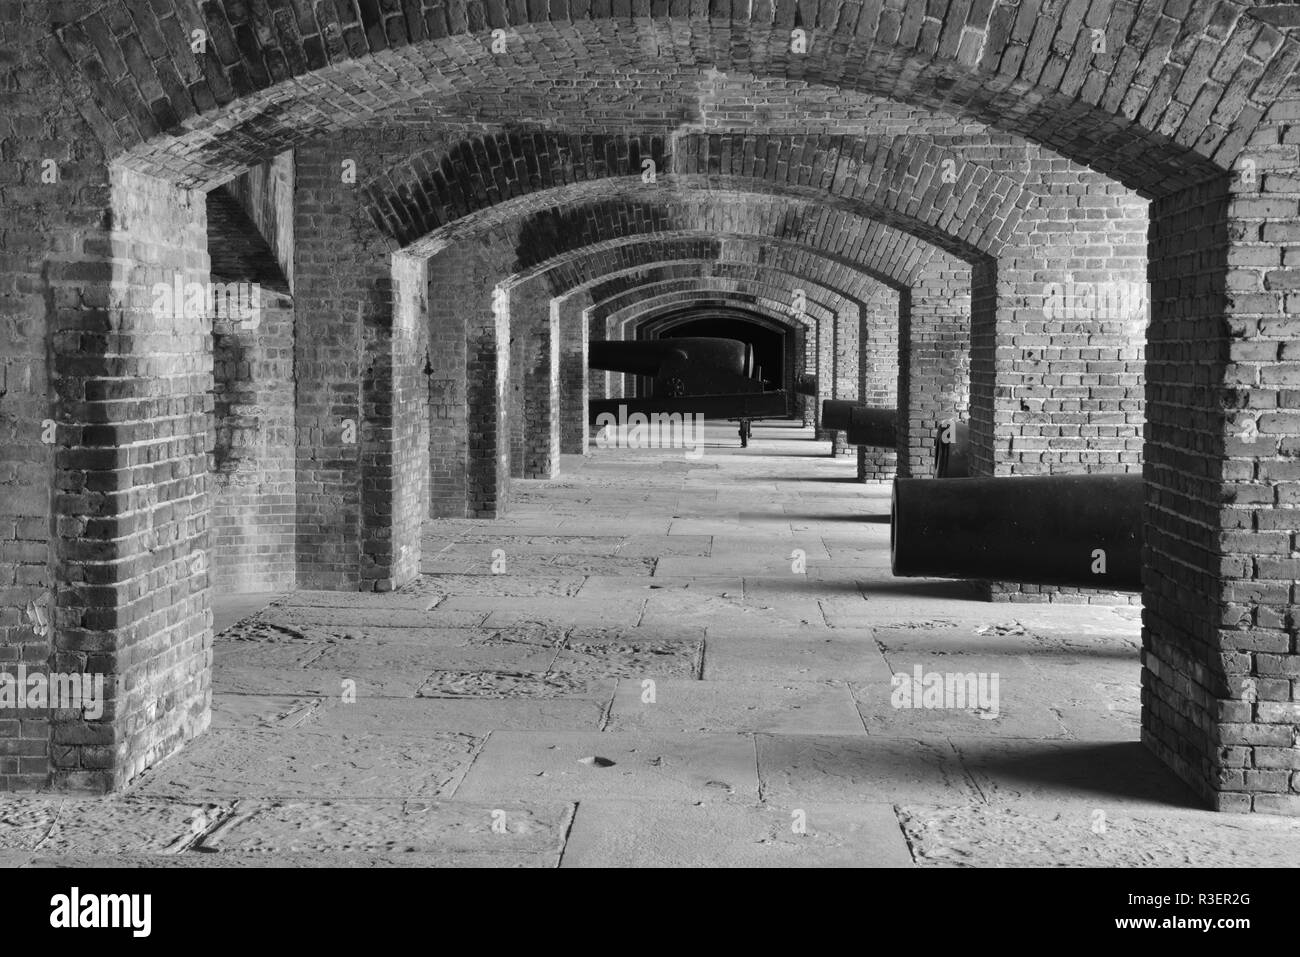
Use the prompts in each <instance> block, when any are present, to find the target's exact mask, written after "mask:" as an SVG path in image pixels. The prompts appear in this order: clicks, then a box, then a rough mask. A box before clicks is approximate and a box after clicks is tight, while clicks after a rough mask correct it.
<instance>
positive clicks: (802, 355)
mask: <svg viewBox="0 0 1300 957" xmlns="http://www.w3.org/2000/svg"><path fill="white" fill-rule="evenodd" d="M701 312H704V313H707V315H708V317H718V318H726V319H733V320H737V321H740V322H745V323H749V324H751V325H754V326H758V327H759V328H761V329H767V330H769V331H772V332H778V333H780V334H781V337H782V339H783V340H784V342H785V348H784V350H783V352H784V366H785V368H784V372H785V375H784V376H783V377H782V378H781V380H780V387H781V388H783V389H785V390H786V391H788V392H792V393H793V392H794V386H795V378H796V376H797V375H798V374H799V372H805V373H813V374H815V373H816V371H817V370H816V356H815V355H814V354H813V351H812V350H810V349H808V347H807V332H808V328H809V324H808V323H807V322H806V321H805V320H802V319H800V318H798V317H795V316H792V315H789V314H788V313H781V312H776V311H770V310H767V309H765V308H763V307H762V306H760V305H758V304H754V305H752V306H750V307H749V308H745V307H743V306H740V305H739V304H735V300H734V299H731V298H728V299H722V300H719V299H714V298H710V299H707V300H698V299H693V300H692V301H691V303H690V305H689V306H684V307H675V308H664V307H658V308H654V309H651V310H650V314H649V315H648V316H647V315H645V314H644V313H643V314H642V315H641V316H638V317H637V319H635V320H633V323H632V333H633V337H634V338H637V339H641V338H655V337H656V335H658V334H661V333H662V332H665V331H668V330H670V329H674V328H676V327H677V326H679V325H682V324H684V323H688V322H692V321H695V320H697V319H700V318H704V317H702V316H701V315H700V313H701ZM817 405H818V403H817V402H815V401H809V400H808V397H807V396H804V395H801V394H797V393H796V394H795V395H794V406H795V408H794V412H795V415H796V416H797V417H799V418H802V419H803V421H804V424H805V425H813V418H814V410H816V409H817ZM818 411H819V410H818Z"/></svg>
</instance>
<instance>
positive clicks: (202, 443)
mask: <svg viewBox="0 0 1300 957" xmlns="http://www.w3.org/2000/svg"><path fill="white" fill-rule="evenodd" d="M111 182H112V204H113V216H112V218H111V221H112V223H113V227H112V232H111V235H110V236H109V237H107V241H104V238H103V237H94V236H93V235H89V236H87V235H85V234H83V236H82V240H81V241H82V242H83V245H82V247H81V248H82V252H83V253H84V254H85V257H86V258H85V259H83V261H81V262H64V263H53V264H51V269H50V271H49V277H48V278H49V281H50V282H51V284H52V286H53V287H54V288H59V287H66V288H71V287H73V286H78V285H82V284H86V286H87V288H86V290H85V300H84V301H86V302H89V303H99V305H96V306H91V307H90V308H89V309H86V308H67V309H60V310H59V312H58V313H57V316H56V319H55V321H56V323H57V328H56V330H55V332H54V344H55V358H54V368H55V375H56V387H57V389H58V399H59V401H58V405H57V412H56V418H57V421H58V441H57V453H56V459H55V464H56V470H57V471H56V479H55V487H56V498H55V508H56V511H57V513H58V528H59V530H60V534H59V538H58V540H57V544H56V560H57V565H56V568H57V571H58V584H57V588H56V604H57V608H56V611H55V616H54V621H53V624H54V626H55V629H56V640H55V644H54V649H53V651H54V654H53V658H52V662H51V663H52V666H53V669H54V670H57V671H62V672H66V671H84V672H86V673H88V674H100V675H103V676H104V690H105V697H106V699H107V700H106V702H105V710H104V714H103V717H102V718H100V719H99V720H81V719H80V717H78V719H75V720H70V719H69V718H68V717H67V716H66V715H57V714H56V715H55V716H54V717H53V721H52V744H51V750H50V773H51V777H52V780H53V782H54V784H55V785H56V786H58V787H68V788H74V789H93V790H105V789H110V788H117V787H121V786H122V785H124V784H125V783H126V782H128V781H129V780H131V779H132V778H134V777H135V776H136V775H138V774H139V773H140V772H141V771H143V770H144V769H145V768H147V767H149V766H150V765H152V764H154V763H156V762H157V761H159V760H161V759H162V758H163V757H166V756H167V755H168V754H170V753H172V752H173V751H175V750H176V749H177V748H178V747H180V746H181V745H182V744H183V743H184V742H185V741H187V740H189V739H190V738H192V737H194V736H195V735H197V734H199V733H201V732H202V731H203V730H204V729H205V728H206V727H207V725H208V722H209V720H210V715H211V711H210V706H211V686H210V663H211V645H212V612H211V608H210V601H211V589H210V585H209V582H210V572H209V562H210V550H211V544H212V538H211V530H210V526H209V520H210V510H211V503H212V482H211V475H210V473H209V471H208V452H209V450H210V448H211V440H212V436H211V431H210V429H211V412H212V396H211V394H210V392H211V390H212V351H211V350H212V346H211V334H212V327H211V323H210V321H209V319H208V317H207V312H206V308H203V309H201V310H192V309H187V308H186V304H185V303H184V302H182V303H179V304H178V303H176V302H175V299H174V297H172V296H166V295H162V294H159V293H158V288H162V287H164V286H165V287H168V288H170V289H173V290H174V289H175V288H176V285H177V284H180V285H181V287H182V288H183V289H184V288H185V287H187V286H189V284H191V283H195V284H200V286H199V288H200V289H202V290H204V291H205V292H206V289H207V282H208V257H207V230H206V210H205V205H204V202H203V197H202V196H201V195H199V194H192V193H188V192H183V191H179V190H177V189H175V188H174V187H172V186H170V185H169V184H166V183H163V182H160V181H157V180H152V179H149V178H147V177H144V176H140V175H138V174H131V173H125V172H117V173H115V174H113V176H112V180H111ZM110 257H111V258H110ZM110 289H111V291H112V294H111V296H110V295H108V292H109V290H110Z"/></svg>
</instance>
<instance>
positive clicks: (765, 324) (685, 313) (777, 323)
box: [635, 300, 807, 337]
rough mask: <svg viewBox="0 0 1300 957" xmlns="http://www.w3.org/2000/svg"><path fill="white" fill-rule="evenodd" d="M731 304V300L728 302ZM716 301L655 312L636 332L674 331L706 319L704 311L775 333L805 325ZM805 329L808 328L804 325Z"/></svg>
mask: <svg viewBox="0 0 1300 957" xmlns="http://www.w3.org/2000/svg"><path fill="white" fill-rule="evenodd" d="M727 301H728V302H729V300H727ZM715 302H716V300H710V301H709V303H708V304H706V305H700V306H696V305H694V303H692V305H691V306H690V307H688V308H687V309H685V310H680V309H679V310H668V311H666V312H665V311H662V310H654V311H653V314H652V315H651V316H649V317H648V318H638V320H637V321H636V326H635V331H636V334H637V336H638V337H639V336H640V335H641V333H642V332H645V331H661V330H666V329H673V328H676V327H677V326H679V325H684V324H686V323H689V322H695V321H698V320H699V319H700V318H705V317H701V316H699V315H697V312H698V311H700V310H704V311H706V312H709V313H716V314H717V317H718V318H724V319H736V320H738V321H741V322H751V323H753V324H754V325H756V326H759V327H760V328H763V329H769V330H771V331H774V332H794V331H795V330H796V329H797V328H798V326H800V325H804V324H803V323H799V322H798V320H796V319H794V318H793V317H791V316H789V315H784V314H782V313H779V312H777V313H771V314H769V313H767V312H765V311H759V310H758V309H754V310H748V309H742V308H737V307H733V306H730V305H727V306H720V305H715V304H714V303H715ZM804 328H807V327H806V325H804Z"/></svg>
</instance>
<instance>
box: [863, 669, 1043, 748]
mask: <svg viewBox="0 0 1300 957" xmlns="http://www.w3.org/2000/svg"><path fill="white" fill-rule="evenodd" d="M886 658H887V662H888V664H889V665H890V671H891V672H892V673H891V675H890V676H888V677H886V678H885V679H884V680H880V679H877V680H875V681H872V682H853V683H852V684H851V687H852V690H853V697H854V700H855V701H856V702H857V706H858V711H859V713H860V714H861V715H862V721H863V724H864V725H865V726H866V728H867V732H868V733H870V734H884V735H894V736H903V737H945V736H948V735H954V736H958V735H973V736H976V737H980V738H986V737H1012V738H1039V739H1046V738H1066V737H1068V736H1069V732H1068V730H1067V729H1066V727H1065V725H1064V723H1063V722H1062V721H1061V715H1060V711H1059V695H1058V692H1057V689H1056V688H1054V687H1053V686H1052V685H1051V684H1050V682H1048V681H1045V680H1044V678H1043V675H1042V674H1041V672H1039V670H1038V669H1036V668H1034V667H1033V666H1032V665H1031V664H1030V663H1029V662H1027V661H1026V660H1024V659H1022V658H1016V657H1012V656H983V655H939V656H924V657H922V656H917V655H905V654H897V655H895V654H891V655H888V656H886ZM918 667H919V668H920V669H921V678H922V684H921V695H920V699H919V700H918V699H917V695H916V669H917V668H918ZM894 675H898V676H900V678H899V680H900V681H901V684H902V686H901V687H898V686H896V685H895V683H894ZM931 675H937V676H939V677H938V679H932V678H930V677H929V676H931ZM994 676H996V678H997V681H996V685H995V684H994V681H993V678H994ZM972 679H973V680H972ZM927 680H931V681H933V680H938V681H941V682H942V685H941V687H942V688H943V697H942V698H941V699H939V700H938V701H934V700H933V699H929V700H930V703H931V704H934V705H935V706H927V698H926V691H925V688H926V684H925V682H926V681H927ZM904 689H905V690H906V695H907V697H903V693H904ZM981 694H983V695H984V697H983V698H981ZM995 694H996V700H994V696H995ZM949 695H951V697H949ZM896 701H897V702H898V704H899V705H900V706H898V707H896V706H895V702H896Z"/></svg>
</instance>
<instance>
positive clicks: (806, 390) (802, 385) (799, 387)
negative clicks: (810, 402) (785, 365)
mask: <svg viewBox="0 0 1300 957" xmlns="http://www.w3.org/2000/svg"><path fill="white" fill-rule="evenodd" d="M794 391H795V393H796V394H797V395H812V396H815V395H816V394H817V377H816V376H815V375H810V374H809V373H807V372H800V373H799V374H798V375H797V376H795V377H794Z"/></svg>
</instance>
